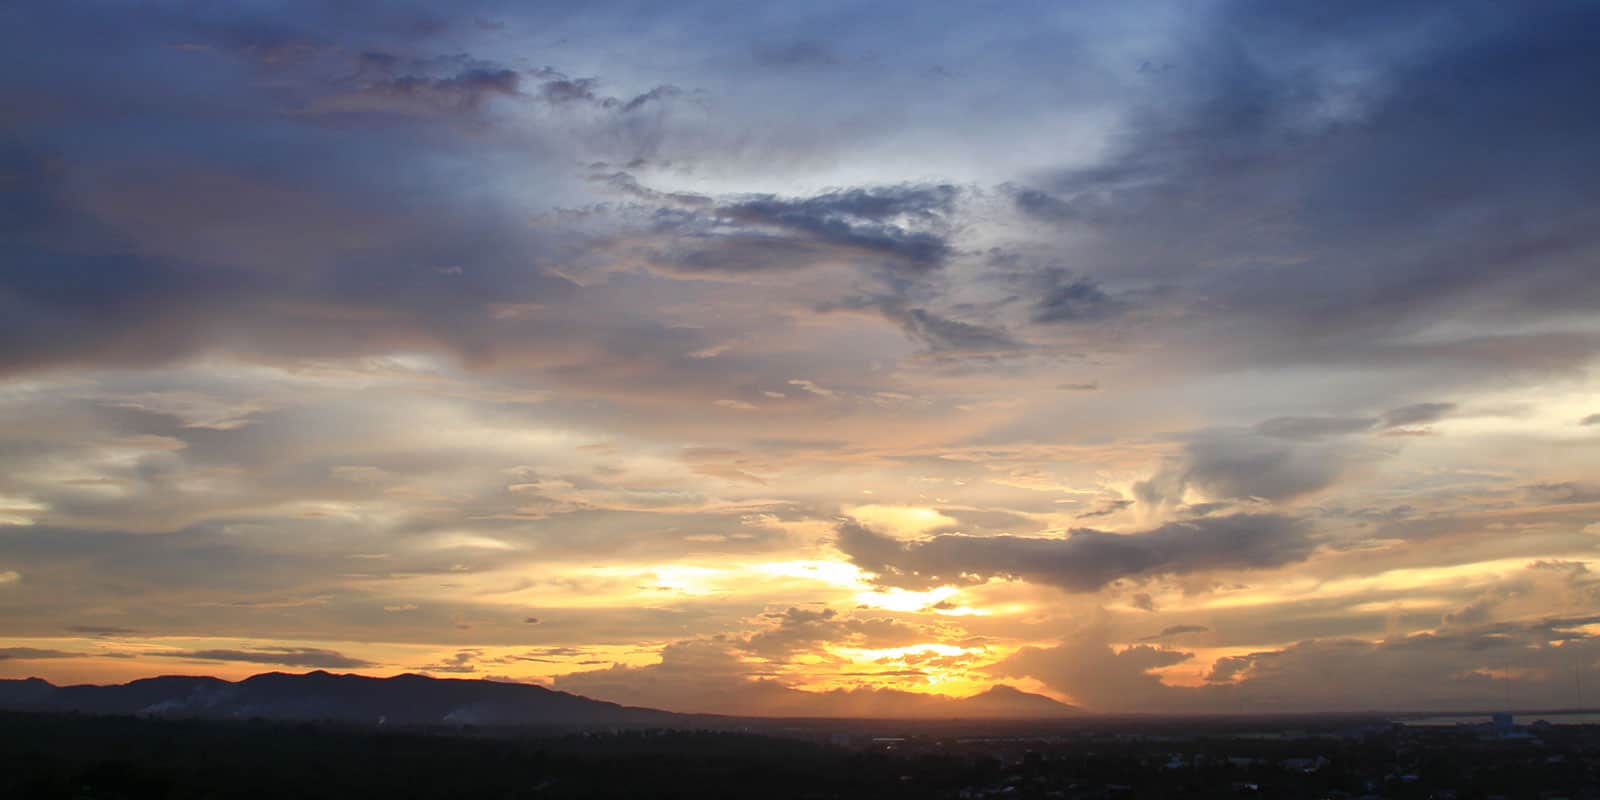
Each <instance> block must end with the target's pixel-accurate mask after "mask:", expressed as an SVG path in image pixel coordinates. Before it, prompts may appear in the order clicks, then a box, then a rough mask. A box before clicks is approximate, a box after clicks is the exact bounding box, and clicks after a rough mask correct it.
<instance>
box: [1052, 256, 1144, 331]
mask: <svg viewBox="0 0 1600 800" xmlns="http://www.w3.org/2000/svg"><path fill="white" fill-rule="evenodd" d="M1035 280H1036V285H1035V286H1034V287H1033V288H1034V292H1035V293H1036V294H1035V296H1036V297H1037V299H1036V300H1034V305H1033V314H1032V319H1033V321H1034V322H1038V323H1045V324H1061V323H1075V322H1097V321H1100V320H1106V319H1110V318H1111V317H1115V316H1117V315H1119V314H1121V313H1123V312H1124V311H1125V310H1127V305H1126V304H1125V303H1123V302H1122V301H1120V300H1116V299H1114V298H1112V297H1111V295H1109V294H1106V292H1105V291H1104V290H1103V289H1101V288H1100V287H1099V286H1098V285H1097V284H1096V283H1095V282H1094V281H1092V280H1090V279H1088V278H1083V277H1073V276H1072V275H1070V274H1069V273H1068V272H1067V271H1066V270H1061V269H1049V270H1045V271H1043V272H1040V273H1038V274H1037V275H1036V278H1035Z"/></svg>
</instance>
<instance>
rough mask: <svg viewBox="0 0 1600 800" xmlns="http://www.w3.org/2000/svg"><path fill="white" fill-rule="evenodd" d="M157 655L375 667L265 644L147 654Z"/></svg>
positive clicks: (325, 652) (327, 654)
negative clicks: (261, 646)
mask: <svg viewBox="0 0 1600 800" xmlns="http://www.w3.org/2000/svg"><path fill="white" fill-rule="evenodd" d="M150 655H151V656H158V657H161V658H182V659H188V660H194V661H243V662H247V663H252V664H283V665H285V666H290V667H317V668H319V669H358V668H362V667H373V666H377V665H376V664H374V663H373V662H371V661H366V660H364V659H359V658H352V657H350V656H346V655H344V654H342V653H338V652H335V651H333V650H324V649H321V648H316V647H265V648H261V649H259V650H169V651H164V652H160V653H151V654H150Z"/></svg>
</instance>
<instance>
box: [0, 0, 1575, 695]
mask: <svg viewBox="0 0 1600 800" xmlns="http://www.w3.org/2000/svg"><path fill="white" fill-rule="evenodd" d="M1597 26H1600V5H1597V4H1595V3H1589V2H1577V1H1576V0H1573V1H1571V2H1551V3H1505V2H1497V1H1496V2H1480V1H1478V0H1459V1H1456V2H1439V3H1429V2H1416V3H1394V2H1376V1H1369V0H1355V1H1353V2H1342V3H1331V4H1330V3H1323V2H1295V1H1287V2H1286V1H1284V0H1273V1H1272V2H1267V1H1266V0H1262V1H1260V2H1225V1H1221V0H1192V1H1189V0H1185V1H1184V2H1176V1H1174V2H1154V1H1151V2H1047V3H1028V2H1008V3H975V2H961V3H940V2H918V3H909V2H898V1H897V0H889V1H888V2H878V3H840V2H815V3H770V2H756V3H752V2H702V1H700V0H684V1H683V2H674V3H654V2H636V3H628V2H582V3H566V2H543V3H526V2H516V3H513V2H492V1H490V0H461V1H460V2H450V3H443V2H439V3H423V2H382V3H379V2H370V1H369V0H340V1H338V2H333V1H330V2H302V1H299V0H273V1H271V2H269V1H267V0H248V1H246V0H240V1H237V2H229V3H203V2H168V1H159V0H158V1H157V2H142V3H132V2H110V1H107V2H89V1H88V0H64V1H62V2H43V1H42V0H41V1H38V2H34V1H30V0H23V1H22V2H12V3H6V4H4V5H3V6H0V677H13V678H14V677H25V676H40V677H44V678H47V679H50V680H52V681H55V682H58V683H73V682H120V681H125V680H129V679H133V678H138V677H145V676H151V675H158V674H213V675H219V676H223V677H229V678H239V677H243V676H246V675H250V674H254V673H258V672H265V671H272V670H284V671H306V670H311V669H328V670H332V671H336V672H356V673H361V674H368V675H391V674H399V673H403V672H419V673H423V674H428V675H434V676H438V677H458V678H463V677H464V678H489V679H495V680H515V681H524V682H530V683H538V684H541V685H545V686H549V687H552V688H556V689H561V690H566V691H571V692H576V693H579V694H584V695H588V696H592V697H597V698H601V699H606V700H613V701H617V702H624V703H630V704H636V705H646V706H652V707H658V708H666V709H671V710H678V711H713V712H725V713H748V714H811V715H831V714H849V713H861V712H862V710H863V709H868V710H870V709H872V708H877V707H878V706H874V705H873V704H874V703H879V702H889V701H892V700H895V699H897V698H899V699H904V698H903V694H902V693H912V694H919V695H947V696H952V697H959V696H967V695H972V694H976V693H979V692H982V691H985V690H987V689H989V688H990V687H993V686H997V685H1006V686H1011V687H1015V688H1017V689H1021V690H1023V691H1029V692H1036V693H1040V694H1044V695H1047V696H1050V697H1052V698H1055V699H1057V700H1060V701H1062V702H1066V703H1071V704H1073V705H1076V706H1079V707H1082V708H1084V709H1089V710H1093V711H1104V712H1129V711H1141V712H1169V713H1179V712H1202V711H1205V712H1211V711H1228V712H1258V711H1292V710H1348V709H1390V708H1406V709H1488V708H1499V707H1504V706H1506V705H1508V704H1509V705H1511V706H1515V707H1520V708H1532V707H1559V706H1575V705H1578V704H1579V703H1585V704H1592V703H1593V702H1594V700H1595V699H1596V698H1600V669H1596V667H1597V666H1600V663H1597V662H1600V563H1596V558H1597V546H1600V395H1597V391H1600V358H1597V356H1600V314H1597V313H1596V312H1597V311H1600V144H1597V143H1600V105H1596V104H1595V103H1594V102H1593V76H1594V75H1596V74H1600V49H1596V48H1595V47H1594V42H1593V36H1592V33H1591V31H1593V30H1595V29H1596V27H1597ZM1586 676H1589V679H1588V681H1585V677H1586ZM1586 682H1587V683H1589V684H1590V685H1591V686H1592V688H1591V689H1590V693H1589V695H1588V698H1587V699H1586V698H1585V697H1584V695H1583V694H1582V692H1583V689H1582V686H1583V684H1584V683H1586Z"/></svg>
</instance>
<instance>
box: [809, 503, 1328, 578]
mask: <svg viewBox="0 0 1600 800" xmlns="http://www.w3.org/2000/svg"><path fill="white" fill-rule="evenodd" d="M837 530H838V538H837V540H836V545H837V546H838V548H839V550H840V551H841V552H843V553H844V554H845V555H847V556H849V558H850V560H851V561H852V562H854V563H855V564H856V566H858V567H861V568H862V569H863V570H866V571H868V572H872V573H874V574H876V575H877V576H878V577H877V580H878V581H879V582H881V583H883V584H886V585H890V586H901V587H904V588H914V589H926V588H929V587H932V586H939V585H943V584H962V583H981V582H983V581H985V580H987V579H989V578H1006V579H1014V580H1024V581H1028V582H1031V583H1039V584H1044V585H1049V586H1056V587H1059V588H1062V589H1065V590H1067V591H1072V592H1092V591H1096V590H1098V589H1100V588H1102V587H1104V586H1105V585H1106V584H1109V583H1111V582H1113V581H1116V580H1119V579H1123V578H1134V579H1138V578H1148V577H1155V576H1158V575H1181V574H1186V573H1190V572H1200V571H1207V570H1224V569H1254V568H1265V567H1276V566H1282V565H1284V564H1290V563H1294V562H1296V561H1301V560H1303V559H1305V558H1306V557H1307V556H1309V555H1310V554H1311V552H1312V550H1314V549H1315V548H1316V545H1317V541H1316V538H1315V537H1314V536H1313V534H1312V533H1311V530H1310V528H1309V527H1308V526H1307V525H1306V524H1305V523H1303V522H1300V521H1298V520H1295V519H1292V518H1289V517H1284V516H1279V515H1273V514H1260V515H1248V514H1238V515H1233V516H1227V517H1210V518H1206V519H1200V520H1194V521H1191V522H1174V523H1169V524H1167V525H1163V526H1161V527H1159V528H1154V529H1151V530H1146V531H1140V532H1137V533H1127V534H1116V533H1106V532H1104V531H1097V530H1093V529H1090V528H1078V529H1074V530H1073V531H1071V532H1070V533H1069V534H1068V535H1067V536H1066V537H1065V538H1045V537H1023V536H964V535H960V534H941V535H936V536H932V537H929V538H926V539H920V540H916V541H900V540H897V539H894V538H893V537H890V536H886V535H883V534H880V533H875V532H873V531H872V530H870V529H868V528H866V527H864V526H862V525H860V524H858V523H855V522H844V523H840V524H839V526H838V528H837Z"/></svg>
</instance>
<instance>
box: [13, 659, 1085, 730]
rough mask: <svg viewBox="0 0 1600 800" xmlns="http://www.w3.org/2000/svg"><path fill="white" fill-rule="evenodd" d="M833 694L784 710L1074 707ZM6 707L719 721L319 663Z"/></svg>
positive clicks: (924, 715)
mask: <svg viewBox="0 0 1600 800" xmlns="http://www.w3.org/2000/svg"><path fill="white" fill-rule="evenodd" d="M830 695H841V696H840V697H833V698H830V699H829V700H825V701H823V702H821V703H819V704H818V708H817V709H815V710H812V709H808V708H805V707H796V708H794V709H785V712H786V713H785V714H784V716H795V717H807V716H840V715H839V714H837V713H832V712H833V711H834V710H835V709H838V708H842V707H848V708H850V709H851V711H852V712H853V713H851V714H850V716H855V717H878V718H903V719H912V718H917V719H937V718H946V719H953V718H969V719H979V718H983V719H1043V718H1060V717H1066V716H1071V715H1073V714H1075V713H1076V709H1074V708H1073V707H1072V706H1068V705H1064V704H1062V703H1058V702H1056V701H1054V700H1051V699H1050V698H1048V697H1044V696H1042V695H1036V694H1029V693H1027V692H1022V691H1019V690H1016V689H1013V688H1011V687H1007V686H997V687H995V688H993V689H990V690H989V691H987V692H984V693H983V694H979V695H975V696H973V697H965V698H948V697H941V696H930V695H921V694H915V693H911V692H893V691H881V690H880V691H865V690H858V691H856V692H829V693H819V695H818V697H819V698H829V696H830ZM846 700H848V701H849V702H843V701H846ZM0 709H3V710H8V711H56V712H79V713H87V714H157V715H164V716H175V717H204V718H222V719H251V718H263V719H277V720H308V721H328V722H342V723H353V724H362V725H372V724H377V725H405V726H423V725H494V726H535V725H545V726H572V727H587V726H608V727H613V726H623V727H705V726H707V725H710V724H713V722H714V721H715V720H716V719H718V718H716V717H710V716H706V715H692V714H677V713H673V712H669V711H659V710H656V709H649V708H635V707H631V706H623V705H618V704H616V703H608V702H605V701H602V700H593V699H590V698H587V697H582V696H579V695H575V694H569V693H567V692H559V691H553V690H550V689H546V688H544V687H542V686H533V685H529V684H520V683H501V682H495V681H483V680H458V679H444V678H430V677H426V676H422V675H397V676H395V677H391V678H372V677H366V676H362V675H334V674H330V673H328V672H324V671H321V670H318V671H316V672H308V673H305V674H302V675H294V674H287V673H281V672H269V673H265V674H262V675H256V676H253V677H250V678H246V679H244V680H241V681H237V682H233V681H226V680H222V679H220V678H210V677H195V676H177V675H170V676H164V677H159V678H145V679H142V680H136V681H131V682H129V683H124V684H115V685H109V686H97V685H77V686H56V685H55V684H52V683H50V682H49V681H45V680H42V679H39V678H28V679H26V680H0ZM723 719H726V718H723Z"/></svg>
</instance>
